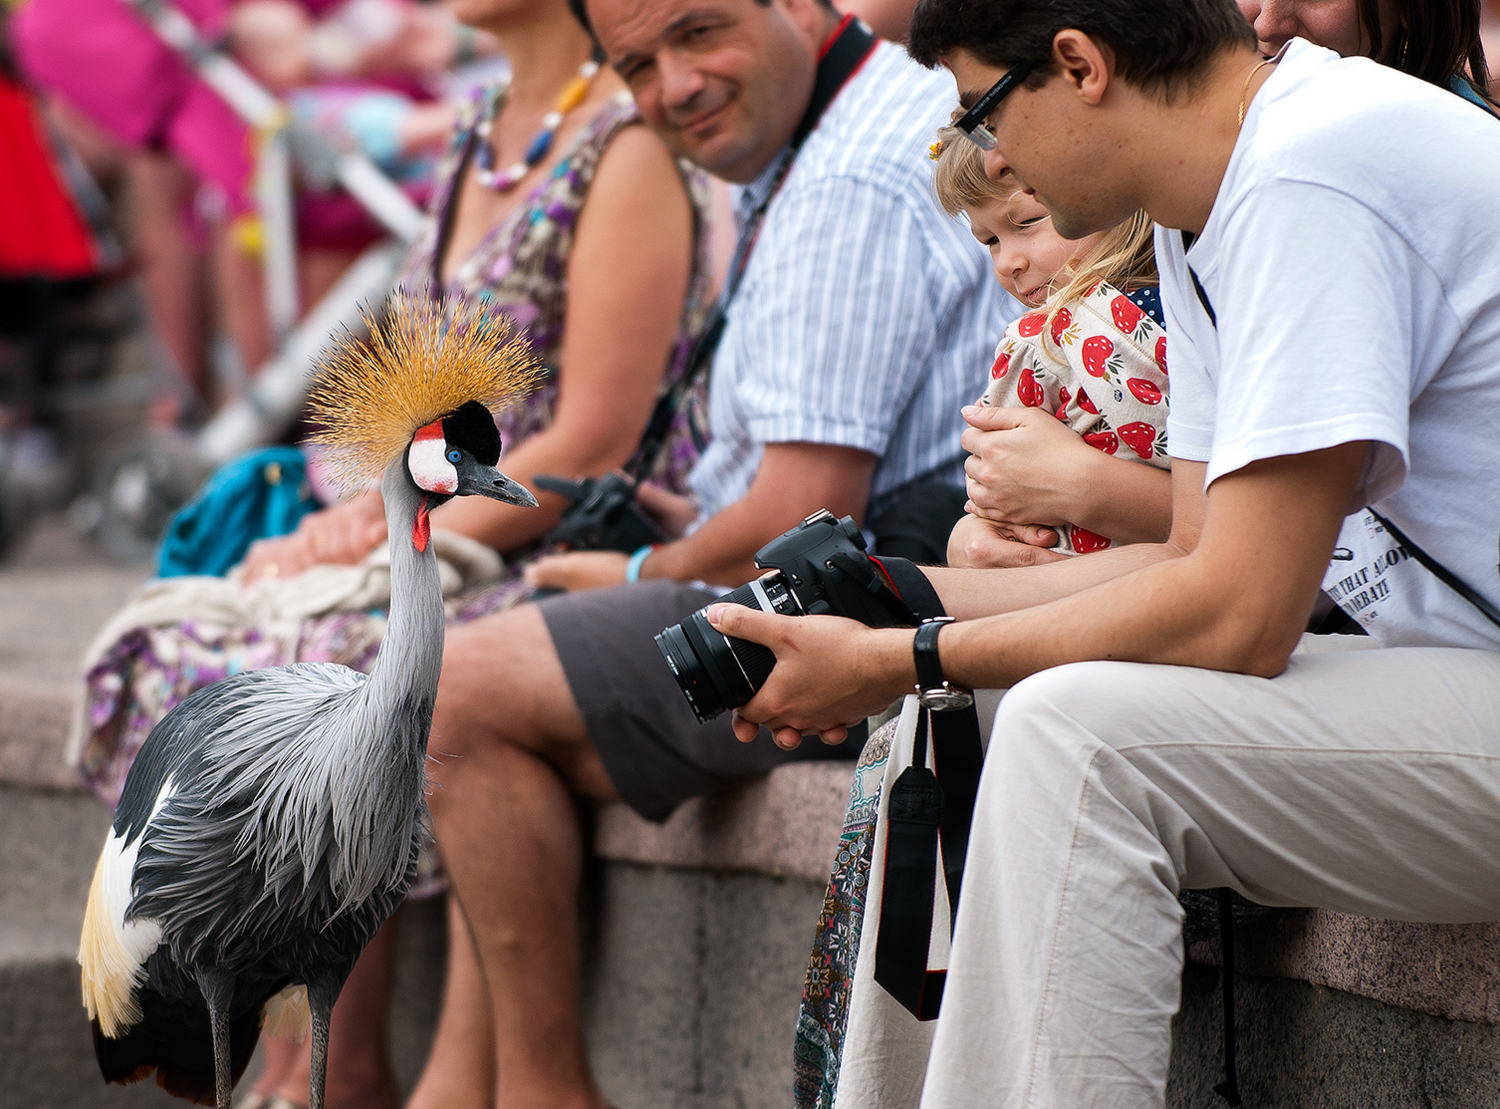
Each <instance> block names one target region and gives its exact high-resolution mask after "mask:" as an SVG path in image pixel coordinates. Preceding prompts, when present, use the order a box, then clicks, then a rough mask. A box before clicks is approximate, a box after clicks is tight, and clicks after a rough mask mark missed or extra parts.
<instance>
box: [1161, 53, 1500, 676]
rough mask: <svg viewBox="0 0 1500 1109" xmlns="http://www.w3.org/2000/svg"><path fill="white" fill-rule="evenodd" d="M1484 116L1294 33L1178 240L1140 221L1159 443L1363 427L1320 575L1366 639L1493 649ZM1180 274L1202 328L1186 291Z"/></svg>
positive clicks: (1211, 450)
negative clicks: (1158, 302) (1192, 222)
mask: <svg viewBox="0 0 1500 1109" xmlns="http://www.w3.org/2000/svg"><path fill="white" fill-rule="evenodd" d="M1497 182H1500V120H1496V119H1495V118H1494V117H1493V116H1490V115H1489V114H1487V113H1486V112H1484V111H1483V110H1482V109H1480V108H1478V107H1476V106H1475V105H1473V104H1471V103H1467V102H1465V101H1464V100H1463V99H1461V98H1460V97H1457V96H1454V95H1453V94H1452V93H1450V92H1445V91H1443V90H1442V89H1439V88H1436V87H1435V86H1432V85H1428V84H1426V83H1424V82H1422V81H1418V80H1416V79H1414V78H1411V77H1407V76H1404V75H1402V74H1400V73H1397V72H1395V71H1394V70H1391V69H1388V68H1386V67H1383V66H1379V65H1377V64H1375V63H1374V62H1370V61H1366V60H1364V59H1353V58H1351V59H1345V58H1340V57H1339V56H1338V55H1337V54H1335V53H1333V52H1331V51H1328V50H1323V49H1321V48H1319V47H1316V46H1312V45H1310V44H1308V43H1306V42H1302V41H1300V40H1294V41H1293V42H1292V43H1291V45H1290V46H1289V47H1288V49H1287V51H1286V53H1285V55H1284V57H1283V59H1282V61H1281V62H1280V64H1279V65H1277V66H1276V68H1275V69H1274V70H1272V71H1271V75H1270V77H1269V78H1268V79H1267V81H1266V82H1265V84H1264V86H1262V88H1261V90H1260V92H1259V93H1258V94H1257V96H1256V97H1255V100H1254V101H1253V103H1252V104H1251V107H1250V110H1249V112H1248V113H1247V114H1246V117H1245V124H1244V128H1243V129H1242V131H1241V133H1240V137H1239V141H1238V142H1237V144H1236V146H1235V149H1234V155H1233V157H1232V158H1231V159H1230V162H1229V167H1228V169H1227V171H1226V172H1225V174H1224V180H1223V182H1222V183H1221V184H1220V186H1219V192H1218V195H1217V197H1216V198H1215V200H1214V206H1213V210H1212V212H1211V213H1210V215H1209V218H1208V223H1207V224H1206V226H1205V227H1204V229H1203V233H1202V234H1201V235H1200V236H1198V238H1197V239H1196V240H1195V241H1194V242H1193V244H1192V247H1191V249H1190V250H1188V252H1187V254H1186V256H1185V257H1184V253H1183V239H1182V235H1181V233H1180V232H1178V231H1173V230H1167V229H1159V230H1158V231H1157V239H1156V247H1157V260H1158V263H1159V265H1160V267H1161V271H1162V300H1163V303H1164V307H1165V309H1166V314H1167V329H1168V331H1169V333H1170V334H1171V336H1172V356H1171V361H1170V370H1171V381H1172V411H1171V414H1170V416H1169V418H1168V428H1169V442H1170V444H1171V453H1172V455H1173V456H1174V457H1177V458H1183V459H1189V460H1193V461H1199V462H1206V463H1208V474H1207V482H1208V483H1210V484H1211V483H1212V482H1213V481H1214V480H1215V479H1217V478H1219V477H1222V476H1223V475H1225V474H1228V473H1232V472H1234V471H1235V470H1238V469H1240V468H1241V467H1243V466H1246V465H1248V464H1249V463H1251V462H1255V461H1258V460H1260V459H1264V458H1273V457H1276V456H1279V455H1288V454H1300V453H1304V452H1308V451H1315V450H1320V449H1323V448H1326V447H1333V446H1337V445H1339V444H1340V443H1348V442H1355V441H1358V440H1371V441H1373V442H1374V443H1375V444H1376V445H1375V446H1374V447H1373V448H1372V450H1371V452H1370V455H1369V457H1368V458H1367V460H1366V463H1365V472H1364V474H1363V475H1362V477H1361V481H1360V485H1359V488H1358V490H1357V491H1356V493H1355V497H1356V500H1355V503H1354V504H1351V505H1350V511H1351V513H1352V515H1351V516H1350V517H1349V518H1348V519H1347V520H1345V522H1344V528H1343V531H1342V533H1341V535H1340V537H1339V545H1338V549H1337V550H1336V551H1335V560H1334V561H1333V562H1332V563H1331V564H1330V567H1329V571H1328V574H1327V577H1326V578H1325V579H1324V588H1325V589H1326V590H1328V591H1329V593H1330V594H1331V595H1333V596H1334V598H1335V599H1336V600H1337V601H1338V602H1339V603H1340V604H1341V605H1342V606H1343V607H1344V609H1345V610H1346V611H1347V612H1349V613H1350V614H1351V615H1352V616H1354V617H1355V618H1356V619H1357V620H1359V621H1360V623H1361V624H1363V625H1364V627H1365V629H1366V630H1367V631H1368V632H1369V633H1370V635H1371V636H1373V637H1375V638H1376V639H1377V640H1378V641H1379V642H1380V643H1381V644H1382V645H1385V646H1417V645H1428V646H1463V647H1489V648H1497V647H1500V628H1496V627H1495V626H1494V625H1493V624H1491V623H1489V622H1488V621H1487V620H1486V619H1485V618H1484V616H1482V615H1481V614H1480V613H1479V611H1478V610H1477V609H1475V608H1474V607H1473V606H1472V605H1470V604H1469V602H1467V601H1465V600H1464V599H1463V598H1462V597H1460V596H1459V595H1458V594H1456V593H1454V592H1453V591H1452V590H1450V589H1449V588H1448V587H1447V586H1445V585H1443V584H1442V583H1441V582H1440V581H1438V580H1437V579H1436V578H1435V577H1434V576H1433V575H1432V574H1431V573H1430V572H1429V571H1428V570H1427V569H1426V568H1425V567H1423V566H1421V565H1420V564H1419V563H1418V562H1416V561H1415V560H1414V559H1411V558H1410V557H1408V556H1406V554H1405V552H1403V551H1401V550H1400V549H1399V548H1398V545H1397V544H1396V542H1395V541H1394V540H1393V539H1392V538H1391V537H1390V536H1389V535H1387V534H1386V533H1385V531H1384V529H1383V528H1380V527H1379V526H1378V525H1377V524H1376V523H1375V522H1374V519H1373V517H1371V516H1369V514H1368V513H1367V512H1365V511H1364V507H1365V506H1367V505H1373V506H1374V507H1375V508H1376V509H1377V510H1379V511H1380V512H1381V513H1382V514H1383V515H1385V516H1387V517H1388V518H1390V520H1391V521H1392V522H1393V523H1394V524H1395V525H1396V526H1397V527H1399V528H1400V529H1401V530H1403V531H1404V532H1406V534H1407V535H1408V536H1409V537H1410V538H1411V539H1412V540H1413V541H1414V542H1415V543H1416V544H1418V545H1419V546H1421V547H1422V548H1423V549H1424V550H1426V551H1427V552H1428V553H1429V554H1430V555H1432V556H1433V557H1434V558H1436V559H1437V560H1438V561H1440V562H1441V563H1443V564H1444V565H1445V566H1447V567H1448V569H1449V570H1451V571H1453V572H1454V573H1455V574H1457V575H1458V576H1459V577H1460V578H1462V579H1463V580H1464V581H1465V582H1467V583H1468V584H1469V585H1470V586H1471V587H1472V588H1474V589H1475V590H1477V591H1478V592H1480V593H1482V594H1483V595H1484V596H1485V597H1486V598H1488V599H1489V600H1490V601H1491V602H1492V603H1494V604H1496V605H1500V570H1497V566H1496V563H1497V561H1500V188H1497ZM1188 263H1191V265H1192V269H1193V271H1194V272H1196V274H1197V275H1198V278H1199V280H1200V281H1201V283H1202V286H1203V290H1204V292H1205V293H1206V295H1207V297H1208V300H1209V303H1210V304H1211V305H1212V307H1213V309H1214V311H1215V313H1216V315H1217V318H1218V324H1217V327H1215V326H1214V324H1213V323H1212V322H1211V321H1210V319H1209V316H1208V313H1207V312H1206V311H1205V309H1204V307H1203V305H1202V304H1201V303H1200V300H1199V298H1198V295H1197V293H1196V292H1195V290H1194V288H1193V283H1192V279H1191V276H1190V274H1189V272H1188Z"/></svg>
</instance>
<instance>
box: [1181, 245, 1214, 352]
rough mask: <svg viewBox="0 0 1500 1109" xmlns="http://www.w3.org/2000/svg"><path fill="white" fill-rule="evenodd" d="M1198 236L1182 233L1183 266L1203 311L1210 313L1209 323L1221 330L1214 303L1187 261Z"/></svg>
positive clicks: (1196, 272)
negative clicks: (1191, 281)
mask: <svg viewBox="0 0 1500 1109" xmlns="http://www.w3.org/2000/svg"><path fill="white" fill-rule="evenodd" d="M1197 237H1198V236H1196V235H1194V234H1193V233H1192V232H1191V231H1184V232H1183V233H1182V264H1183V265H1184V266H1187V271H1188V276H1189V277H1190V278H1192V279H1193V292H1195V293H1197V294H1198V303H1199V304H1201V305H1203V310H1204V311H1205V312H1207V313H1208V322H1209V323H1211V324H1213V325H1214V330H1215V331H1217V330H1218V329H1219V316H1218V313H1217V312H1215V311H1214V306H1213V303H1212V302H1211V301H1210V300H1209V299H1208V294H1207V293H1205V292H1204V291H1203V282H1201V281H1199V280H1198V271H1197V270H1195V269H1193V266H1192V263H1191V262H1189V261H1188V260H1187V252H1188V251H1189V250H1190V249H1192V246H1193V240H1194V239H1196V238H1197Z"/></svg>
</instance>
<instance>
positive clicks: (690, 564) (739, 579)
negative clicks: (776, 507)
mask: <svg viewBox="0 0 1500 1109" xmlns="http://www.w3.org/2000/svg"><path fill="white" fill-rule="evenodd" d="M792 522H793V523H795V522H796V521H795V520H794V521H792ZM787 527H791V524H788V525H787ZM785 530H786V528H781V529H779V530H777V531H774V532H772V531H770V530H769V528H768V527H767V521H765V520H757V519H756V518H755V513H754V512H753V511H751V510H748V509H747V501H743V500H742V501H737V502H735V503H734V504H732V505H730V506H729V507H728V508H726V509H724V511H722V512H719V513H716V514H715V515H714V516H712V517H710V518H709V519H708V520H706V521H705V522H704V524H703V526H702V527H700V528H699V529H698V530H697V531H695V532H693V533H692V534H691V535H687V536H684V537H683V538H681V539H678V540H676V541H675V542H672V543H668V544H666V545H665V546H663V547H662V548H661V549H660V550H657V551H654V552H652V554H651V555H650V556H648V557H647V559H646V561H645V563H643V564H642V566H641V577H642V578H673V579H675V580H676V581H706V582H711V583H713V584H715V585H742V584H744V583H745V582H747V581H749V580H750V579H751V578H753V577H755V576H756V575H757V574H758V573H760V571H759V570H758V569H756V566H755V552H756V551H758V550H760V549H761V548H762V547H764V546H765V545H766V543H768V542H769V541H770V540H772V539H774V538H775V537H776V536H777V535H780V534H781V532H782V531H785Z"/></svg>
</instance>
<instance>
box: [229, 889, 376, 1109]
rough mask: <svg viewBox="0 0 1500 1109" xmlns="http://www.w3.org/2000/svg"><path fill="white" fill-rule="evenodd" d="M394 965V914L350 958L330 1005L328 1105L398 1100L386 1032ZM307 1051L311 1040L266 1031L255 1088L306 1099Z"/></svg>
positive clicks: (370, 1105) (341, 1108)
mask: <svg viewBox="0 0 1500 1109" xmlns="http://www.w3.org/2000/svg"><path fill="white" fill-rule="evenodd" d="M395 965H396V918H394V917H392V918H391V919H390V920H388V921H386V922H385V926H384V927H383V928H381V929H380V931H379V932H377V933H375V938H374V939H373V940H371V941H370V945H369V946H368V947H366V948H365V950H364V953H363V954H362V955H360V957H359V962H357V963H355V964H354V973H353V974H351V975H350V976H349V981H347V982H346V983H344V992H343V993H341V994H340V995H339V1001H338V1004H337V1005H335V1006H334V1007H333V1024H332V1027H331V1028H330V1029H329V1034H328V1084H327V1102H326V1104H327V1106H328V1109H397V1107H398V1106H399V1105H400V1104H401V1094H400V1091H399V1089H398V1088H397V1085H396V1073H395V1071H394V1070H392V1069H391V1060H390V1053H389V1049H388V1047H387V1035H386V1026H387V1024H388V1022H389V1018H390V1012H391V985H392V979H393V976H394V971H395ZM311 1051H312V1047H311V1041H310V1040H304V1041H303V1042H302V1044H301V1045H300V1046H298V1045H295V1044H291V1043H289V1042H288V1041H285V1040H276V1039H272V1038H270V1037H267V1038H266V1053H267V1054H266V1069H265V1072H264V1073H263V1075H262V1078H261V1080H260V1081H259V1082H257V1083H256V1084H255V1088H256V1089H257V1090H260V1091H262V1092H263V1093H268V1094H280V1095H282V1096H283V1097H286V1098H290V1099H291V1100H292V1101H294V1102H296V1103H297V1104H298V1105H306V1104H307V1086H308V1081H309V1079H310V1077H311V1071H312V1054H311ZM273 1067H275V1068H276V1070H273ZM278 1070H279V1073H277V1071H278Z"/></svg>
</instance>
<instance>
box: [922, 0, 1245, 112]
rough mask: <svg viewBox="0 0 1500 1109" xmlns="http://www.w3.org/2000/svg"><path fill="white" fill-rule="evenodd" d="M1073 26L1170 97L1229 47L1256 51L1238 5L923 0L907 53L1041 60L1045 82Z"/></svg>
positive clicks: (1162, 0) (1006, 63)
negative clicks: (1057, 45)
mask: <svg viewBox="0 0 1500 1109" xmlns="http://www.w3.org/2000/svg"><path fill="white" fill-rule="evenodd" d="M1068 28H1073V29H1076V30H1079V31H1082V32H1084V33H1085V34H1087V35H1090V36H1091V37H1093V38H1095V39H1098V40H1099V41H1100V42H1101V43H1103V44H1104V45H1106V46H1108V47H1109V48H1110V50H1112V51H1113V52H1114V55H1115V65H1116V67H1117V72H1118V73H1119V75H1120V76H1121V77H1122V78H1124V79H1125V80H1127V81H1129V82H1131V83H1132V84H1135V85H1141V86H1147V87H1157V88H1161V89H1163V90H1165V91H1167V92H1168V93H1170V92H1171V91H1172V89H1173V88H1174V87H1175V86H1177V85H1178V84H1179V83H1181V82H1190V81H1192V80H1193V78H1194V77H1195V76H1197V75H1198V74H1199V73H1200V72H1201V71H1202V69H1203V66H1204V65H1205V64H1206V63H1207V62H1208V61H1209V59H1210V58H1212V57H1213V56H1214V55H1215V54H1217V53H1218V52H1219V51H1220V50H1222V49H1224V48H1225V47H1228V46H1249V47H1251V48H1254V46H1255V32H1254V31H1253V30H1252V29H1251V27H1250V24H1249V23H1247V22H1246V21H1245V17H1244V16H1243V15H1241V14H1240V11H1239V9H1238V8H1237V7H1235V5H1234V0H920V2H919V3H918V4H917V9H916V11H915V12H913V13H912V17H911V35H910V38H909V39H908V40H907V46H906V49H907V52H908V53H909V54H911V56H912V58H914V59H915V60H916V61H917V62H918V63H919V64H921V65H924V66H926V67H927V68H928V69H931V68H932V67H933V66H935V65H937V64H938V62H939V61H941V60H942V58H943V57H944V55H946V54H949V53H951V52H952V51H954V50H960V49H961V50H964V51H967V52H968V53H969V54H972V55H973V56H974V57H975V58H976V59H978V60H979V61H981V62H983V63H984V64H985V65H989V66H994V67H995V68H996V69H1005V68H1008V67H1010V66H1012V65H1014V64H1016V63H1017V62H1022V61H1027V60H1030V59H1036V60H1037V61H1038V62H1039V63H1040V64H1039V65H1038V66H1037V68H1036V70H1035V71H1033V76H1034V77H1042V76H1045V75H1046V74H1047V73H1049V72H1051V68H1052V67H1051V58H1052V40H1053V39H1054V38H1056V37H1057V33H1058V32H1059V31H1063V30H1067V29H1068Z"/></svg>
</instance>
